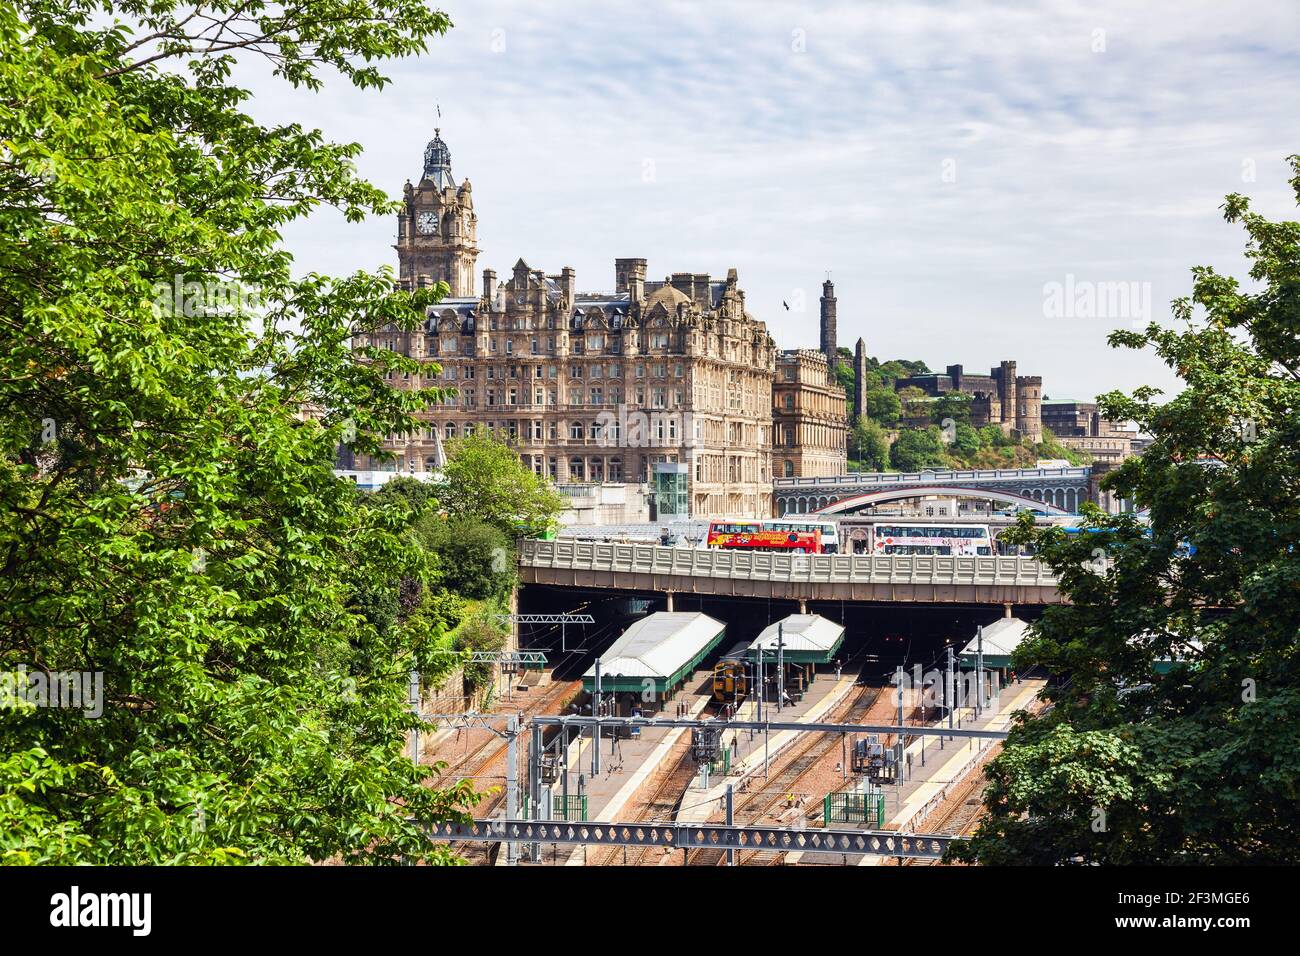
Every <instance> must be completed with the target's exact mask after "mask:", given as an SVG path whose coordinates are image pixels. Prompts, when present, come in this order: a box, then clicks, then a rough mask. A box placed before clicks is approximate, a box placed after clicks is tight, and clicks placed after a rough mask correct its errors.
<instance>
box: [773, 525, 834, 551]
mask: <svg viewBox="0 0 1300 956" xmlns="http://www.w3.org/2000/svg"><path fill="white" fill-rule="evenodd" d="M763 530H764V531H820V532H821V533H822V554H839V551H840V534H839V529H838V528H836V527H835V522H834V521H800V520H799V519H797V518H772V519H770V520H768V521H764V522H763Z"/></svg>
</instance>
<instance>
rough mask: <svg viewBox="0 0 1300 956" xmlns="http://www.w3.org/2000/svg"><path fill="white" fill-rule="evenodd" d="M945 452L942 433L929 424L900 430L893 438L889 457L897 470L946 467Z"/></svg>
mask: <svg viewBox="0 0 1300 956" xmlns="http://www.w3.org/2000/svg"><path fill="white" fill-rule="evenodd" d="M946 452H947V446H946V445H945V444H944V441H943V435H942V434H941V433H940V431H939V429H938V428H936V427H935V426H933V425H930V426H928V427H926V428H906V429H904V430H903V431H901V432H900V433H899V435H898V438H896V439H894V445H893V447H892V448H890V450H889V457H890V460H891V461H892V462H893V465H894V467H895V468H897V469H898V470H899V471H921V470H922V469H925V468H944V467H946V466H947V464H948V458H947V454H946Z"/></svg>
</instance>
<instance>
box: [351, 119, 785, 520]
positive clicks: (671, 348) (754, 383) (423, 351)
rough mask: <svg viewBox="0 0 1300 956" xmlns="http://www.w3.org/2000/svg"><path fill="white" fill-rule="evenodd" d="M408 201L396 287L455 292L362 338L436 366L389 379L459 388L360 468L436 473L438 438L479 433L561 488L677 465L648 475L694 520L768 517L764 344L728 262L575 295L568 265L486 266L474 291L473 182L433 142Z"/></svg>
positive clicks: (638, 477) (627, 263)
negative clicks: (715, 272) (487, 433)
mask: <svg viewBox="0 0 1300 956" xmlns="http://www.w3.org/2000/svg"><path fill="white" fill-rule="evenodd" d="M405 196H406V208H405V209H404V210H403V211H402V213H401V214H400V215H399V216H398V241H397V245H396V249H397V253H398V258H399V260H400V263H401V269H400V276H401V279H402V282H403V283H404V284H405V285H406V286H407V287H420V286H428V285H432V284H433V283H435V282H438V281H445V282H447V283H448V284H449V285H450V286H451V290H452V292H451V295H450V296H448V297H447V298H445V299H444V300H443V301H442V302H440V303H438V304H437V305H436V306H433V307H431V308H430V310H429V316H428V320H427V322H426V324H425V327H424V328H423V329H421V330H419V331H417V332H414V333H403V332H400V331H397V330H388V331H385V332H383V333H381V334H380V335H378V336H375V337H374V339H375V341H373V343H370V344H375V345H380V346H383V347H387V348H390V349H394V350H396V351H399V352H402V353H404V354H408V355H411V356H413V357H415V358H419V359H424V360H426V361H429V362H437V363H438V364H439V365H440V366H441V367H442V372H441V375H440V376H433V375H429V376H425V375H418V376H414V377H413V378H414V380H410V381H406V380H403V381H402V382H399V383H396V384H399V385H401V386H403V387H418V386H419V385H421V384H438V385H444V386H448V387H451V388H454V389H456V390H457V392H458V394H457V395H456V396H455V397H453V398H451V399H449V400H448V401H447V403H446V404H444V405H440V406H437V407H435V408H433V409H431V410H430V411H429V412H428V413H425V415H424V418H425V425H424V428H423V430H422V431H421V433H420V434H419V435H417V436H406V437H397V438H395V439H394V440H392V441H390V442H389V443H388V446H387V447H389V448H390V449H391V450H392V451H394V452H395V453H396V455H397V459H398V460H397V462H396V464H394V463H387V464H375V463H365V462H363V463H358V465H357V467H378V468H388V469H393V468H396V469H398V470H401V471H406V472H410V473H421V472H425V471H428V470H432V468H433V467H435V466H436V464H437V462H438V456H439V454H440V452H439V449H438V442H439V439H441V440H446V439H451V438H455V437H459V436H463V435H465V434H468V433H469V432H471V431H472V430H473V429H475V428H476V427H484V428H487V429H489V430H491V431H493V432H495V433H498V434H501V435H504V436H507V437H509V438H510V439H511V440H512V441H513V442H514V443H515V444H516V447H517V448H518V450H519V454H520V456H521V458H522V459H523V461H524V462H525V463H526V464H527V465H528V466H529V467H531V468H532V469H533V470H534V471H536V472H537V473H539V474H544V475H549V476H550V477H551V478H552V479H553V480H555V481H556V482H559V483H583V482H600V481H613V482H620V481H621V482H650V481H652V480H653V478H654V474H655V470H656V469H655V465H656V464H665V465H667V464H676V465H684V466H686V467H685V469H684V470H683V469H680V468H675V469H670V468H661V469H660V471H661V472H664V473H668V472H673V473H678V472H684V474H685V478H686V483H687V489H686V491H687V494H688V500H689V503H690V509H691V512H692V513H693V514H695V515H699V516H709V515H717V516H754V515H762V514H769V513H770V512H771V501H772V474H771V453H772V446H771V442H772V377H773V371H774V368H775V365H776V347H775V343H774V342H773V340H772V337H771V336H770V335H769V334H768V332H767V327H766V325H765V324H764V323H762V322H760V321H758V320H756V319H755V318H754V317H753V316H751V315H749V313H747V312H746V311H745V293H744V292H743V291H742V290H741V289H740V285H739V282H738V280H737V277H736V270H734V269H732V270H730V271H729V272H728V273H727V277H726V279H714V278H712V277H711V276H709V275H708V274H707V273H689V272H684V273H674V274H672V275H670V276H667V277H665V279H664V280H663V281H662V282H656V281H648V280H647V278H646V260H644V259H616V260H615V264H614V278H615V282H614V290H613V291H612V292H579V291H578V287H577V276H576V274H575V272H574V270H573V269H571V268H564V269H561V270H560V272H559V274H557V275H547V274H544V273H543V272H542V271H541V270H537V269H533V268H531V267H530V266H529V265H528V264H527V263H526V262H524V261H523V260H522V259H520V260H519V261H518V262H516V263H515V266H514V268H513V269H512V270H511V272H510V274H509V275H508V276H506V277H504V278H503V279H501V280H498V277H497V274H496V273H495V272H494V271H493V270H491V269H484V270H483V273H482V285H481V287H480V289H479V291H478V292H477V294H476V293H475V291H474V289H473V286H472V278H471V277H472V275H473V271H474V268H475V260H476V259H477V256H478V246H477V219H476V217H475V216H474V211H473V203H472V200H471V196H470V185H469V181H468V180H466V181H465V182H464V183H462V184H461V185H460V186H459V187H457V186H456V185H455V180H454V179H453V178H452V175H451V155H450V151H449V150H448V148H447V145H446V143H444V142H443V141H442V138H441V136H439V135H435V138H434V140H433V141H432V142H431V143H430V144H429V147H428V149H427V150H426V152H425V165H424V174H423V176H422V177H421V180H420V182H419V183H418V184H417V185H414V186H413V185H411V184H409V183H408V184H407V187H406V190H405ZM357 344H358V345H362V344H367V343H366V342H358V343H357Z"/></svg>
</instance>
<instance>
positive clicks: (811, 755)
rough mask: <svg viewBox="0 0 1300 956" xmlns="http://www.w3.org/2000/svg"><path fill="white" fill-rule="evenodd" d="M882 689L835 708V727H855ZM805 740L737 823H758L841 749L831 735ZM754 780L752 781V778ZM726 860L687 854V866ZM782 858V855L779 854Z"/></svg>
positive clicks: (743, 856)
mask: <svg viewBox="0 0 1300 956" xmlns="http://www.w3.org/2000/svg"><path fill="white" fill-rule="evenodd" d="M882 689H883V688H882V687H880V686H873V685H864V686H862V687H859V688H856V689H855V690H854V692H853V693H852V694H851V695H850V696H849V699H848V700H847V701H844V702H842V703H841V704H840V705H839V706H838V707H836V708H835V709H834V711H833V713H832V715H831V716H830V722H833V723H854V722H857V721H860V720H861V719H862V718H863V716H865V715H866V713H867V712H868V711H869V710H870V709H871V707H872V705H873V704H875V702H876V699H877V698H878V697H879V696H880V693H881V691H882ZM801 737H803V738H805V739H803V740H799V741H797V742H796V743H795V744H794V745H793V749H792V750H791V752H790V753H789V754H787V755H786V757H785V759H784V760H783V761H782V762H781V764H780V769H779V770H778V771H777V773H776V774H775V775H774V776H771V777H769V778H768V780H767V781H766V782H765V783H764V784H763V787H762V789H761V790H758V791H755V792H751V793H749V794H748V795H746V796H745V798H744V799H743V800H742V801H741V803H740V806H739V807H737V808H736V810H735V813H734V816H735V819H736V822H737V823H740V824H742V825H748V824H752V823H755V822H757V821H758V820H760V819H761V818H762V817H763V816H764V815H766V814H767V813H769V812H770V811H771V810H772V808H773V807H775V806H776V805H777V804H778V803H779V802H780V801H781V800H782V799H785V798H787V797H788V796H789V795H791V794H795V793H800V794H801V795H802V793H801V790H800V781H801V780H802V779H803V778H804V777H805V776H807V775H808V774H809V773H811V772H812V771H813V769H814V768H816V767H817V766H818V764H820V763H821V762H822V760H823V759H825V758H826V757H827V756H828V755H829V754H830V753H831V751H833V750H834V749H835V748H836V747H839V746H840V735H839V734H832V733H816V734H815V733H807V734H802V735H801ZM751 779H752V777H751ZM772 852H773V851H771V850H741V851H739V852H738V853H737V855H736V863H737V864H738V865H742V866H743V865H744V864H745V863H747V862H749V861H751V860H754V859H756V858H757V857H758V856H759V855H760V854H763V853H772ZM726 856H727V851H726V850H715V849H713V848H708V849H700V850H694V851H692V852H691V853H689V854H687V858H686V864H687V865H688V866H718V865H720V864H721V863H722V862H723V861H724V860H725V859H726ZM778 856H779V854H778Z"/></svg>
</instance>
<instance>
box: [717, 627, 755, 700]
mask: <svg viewBox="0 0 1300 956" xmlns="http://www.w3.org/2000/svg"><path fill="white" fill-rule="evenodd" d="M748 652H749V642H748V641H742V642H740V643H739V644H737V645H736V646H735V647H733V648H732V649H731V650H729V651H727V653H725V654H723V655H722V656H721V657H720V658H718V662H717V663H716V664H714V665H713V699H714V700H716V701H718V702H719V703H721V704H738V703H740V702H741V701H742V700H744V699H745V697H746V695H747V694H748V693H749V671H748V669H747V667H748V665H747V663H746V660H745V655H746V654H747V653H748Z"/></svg>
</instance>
